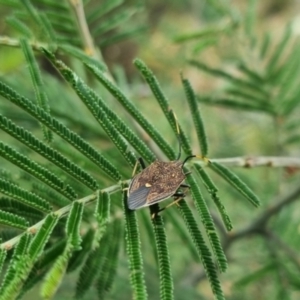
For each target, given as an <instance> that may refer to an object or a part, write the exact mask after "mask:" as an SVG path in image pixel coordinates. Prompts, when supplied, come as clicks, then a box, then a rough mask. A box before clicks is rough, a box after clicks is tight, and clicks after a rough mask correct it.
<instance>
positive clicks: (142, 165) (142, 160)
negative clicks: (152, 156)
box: [138, 157, 146, 169]
mask: <svg viewBox="0 0 300 300" xmlns="http://www.w3.org/2000/svg"><path fill="white" fill-rule="evenodd" d="M138 162H139V163H140V165H141V167H142V168H143V169H146V164H145V161H144V159H143V158H142V157H139V158H138Z"/></svg>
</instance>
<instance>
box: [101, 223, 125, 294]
mask: <svg viewBox="0 0 300 300" xmlns="http://www.w3.org/2000/svg"><path fill="white" fill-rule="evenodd" d="M111 226H113V232H112V234H111V237H109V241H110V243H109V250H108V253H107V257H106V259H103V263H102V265H101V268H100V274H99V275H98V279H97V281H96V288H97V293H98V298H99V299H104V298H105V296H106V294H107V293H108V292H109V291H110V289H111V287H112V285H113V281H114V278H115V275H116V272H117V266H118V254H119V249H120V246H121V238H122V235H123V230H122V222H121V219H116V220H115V221H114V222H113V223H112V224H111Z"/></svg>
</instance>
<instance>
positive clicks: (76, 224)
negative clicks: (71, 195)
mask: <svg viewBox="0 0 300 300" xmlns="http://www.w3.org/2000/svg"><path fill="white" fill-rule="evenodd" d="M83 209H84V205H83V203H80V202H78V201H74V202H73V204H72V208H71V210H70V213H69V216H68V220H67V224H66V233H67V236H68V242H69V243H70V244H71V245H72V246H73V247H74V250H80V245H81V242H82V239H81V235H80V225H81V221H82V214H83Z"/></svg>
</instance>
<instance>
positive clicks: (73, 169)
mask: <svg viewBox="0 0 300 300" xmlns="http://www.w3.org/2000/svg"><path fill="white" fill-rule="evenodd" d="M0 86H1V82H0ZM0 93H1V87H0ZM0 128H1V129H3V130H4V131H6V132H7V133H8V134H10V135H11V136H13V137H14V138H16V139H17V140H18V141H20V142H22V143H23V144H25V145H26V146H28V147H29V148H31V149H32V150H34V151H35V152H37V153H39V154H40V155H42V156H43V157H45V158H46V159H48V160H49V161H51V162H52V163H54V164H55V165H57V166H58V167H60V168H61V169H63V170H64V171H65V172H67V173H68V174H70V175H71V176H73V177H74V178H75V179H77V180H78V181H79V182H80V183H84V184H85V185H86V186H88V187H89V188H90V189H92V190H96V189H97V186H98V185H97V182H96V180H95V179H94V178H93V177H92V176H91V175H90V174H88V173H87V172H86V171H84V170H83V169H82V168H80V167H78V166H77V165H76V164H74V163H73V162H71V161H70V160H69V159H68V158H66V157H65V156H63V155H62V154H61V153H60V152H58V151H57V150H55V149H53V148H52V147H50V146H48V145H46V144H45V143H43V142H42V141H40V140H39V139H38V138H36V137H35V136H34V135H33V134H32V133H30V132H29V131H27V130H25V129H24V128H22V127H19V126H17V125H16V124H15V123H13V122H12V121H11V120H9V119H8V118H6V117H4V116H2V115H1V114H0Z"/></svg>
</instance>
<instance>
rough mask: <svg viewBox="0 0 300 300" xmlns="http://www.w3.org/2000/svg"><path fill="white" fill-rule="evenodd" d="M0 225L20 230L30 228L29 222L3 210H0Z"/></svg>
mask: <svg viewBox="0 0 300 300" xmlns="http://www.w3.org/2000/svg"><path fill="white" fill-rule="evenodd" d="M0 224H3V225H7V226H11V227H15V228H19V229H23V230H25V229H27V227H28V226H29V223H28V221H26V219H24V218H22V217H20V216H18V215H16V214H13V213H9V212H6V211H3V210H0Z"/></svg>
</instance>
